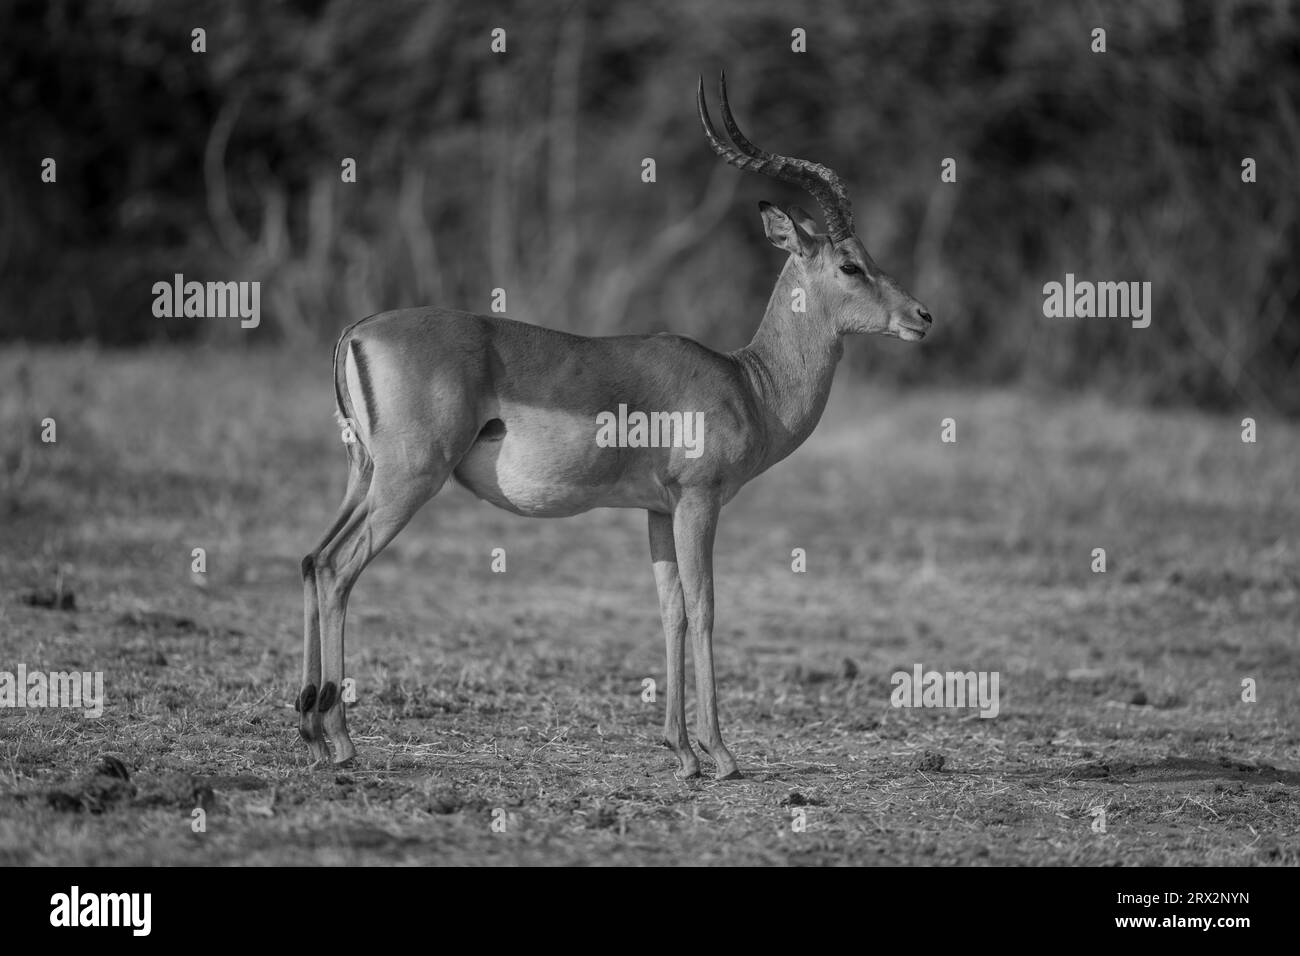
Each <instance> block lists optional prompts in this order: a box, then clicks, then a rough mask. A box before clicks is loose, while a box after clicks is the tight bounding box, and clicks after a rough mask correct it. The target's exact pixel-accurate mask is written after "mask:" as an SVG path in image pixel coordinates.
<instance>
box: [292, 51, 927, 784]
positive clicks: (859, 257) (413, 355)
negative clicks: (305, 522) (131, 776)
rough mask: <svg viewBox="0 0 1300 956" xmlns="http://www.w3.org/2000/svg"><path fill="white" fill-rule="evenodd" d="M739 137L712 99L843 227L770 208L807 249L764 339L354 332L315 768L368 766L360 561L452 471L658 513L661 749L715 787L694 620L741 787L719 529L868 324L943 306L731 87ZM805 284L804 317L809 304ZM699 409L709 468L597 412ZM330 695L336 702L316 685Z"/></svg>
mask: <svg viewBox="0 0 1300 956" xmlns="http://www.w3.org/2000/svg"><path fill="white" fill-rule="evenodd" d="M719 87H720V95H721V101H722V119H723V123H724V124H725V126H726V129H727V133H728V134H729V136H730V138H731V140H732V142H733V143H734V144H735V145H731V144H729V143H727V142H725V141H724V140H722V139H721V138H720V137H719V136H718V134H717V132H716V130H715V129H714V127H713V123H712V121H711V120H710V118H709V113H708V109H707V107H706V106H705V103H704V83H703V81H702V80H701V82H700V87H699V90H698V93H697V99H698V105H699V113H700V121H701V123H702V124H703V126H704V135H705V136H706V137H707V138H708V141H709V144H710V145H711V146H712V147H713V150H714V152H716V153H717V154H718V155H719V156H721V157H722V158H723V159H724V160H726V161H727V162H728V163H731V164H732V165H733V166H738V167H739V168H741V169H747V170H752V171H754V172H759V173H762V174H764V175H766V176H771V177H773V178H775V179H780V180H783V181H785V182H788V183H794V184H797V185H799V186H801V187H802V188H803V189H804V190H805V191H807V192H808V193H809V194H810V195H811V196H812V197H813V198H814V199H815V200H816V201H817V202H818V204H819V205H820V206H821V210H822V214H823V216H824V217H825V219H826V227H827V232H826V234H818V233H817V232H816V231H815V230H816V224H815V222H814V221H813V219H812V218H811V217H810V216H809V215H808V214H807V213H806V212H804V211H802V210H801V209H798V208H795V207H791V208H790V209H787V210H782V209H779V208H777V207H776V206H773V205H771V204H769V203H760V204H759V209H760V211H761V213H762V217H763V228H764V230H765V231H766V233H767V238H768V239H769V240H770V241H771V242H772V244H773V245H774V246H776V247H777V248H778V249H782V250H784V251H785V252H787V253H789V256H790V257H789V259H788V260H787V261H786V264H785V267H784V268H783V269H782V270H781V276H780V278H778V279H777V282H776V289H775V290H774V291H773V292H772V298H771V300H770V301H769V302H768V304H767V310H766V312H765V313H764V314H763V321H762V323H761V324H760V325H759V327H758V332H757V334H756V335H755V336H754V341H753V342H751V343H750V344H749V346H748V347H746V348H743V349H741V350H739V351H737V352H731V353H729V354H723V353H719V352H714V351H713V350H712V349H709V348H706V347H705V346H703V345H701V344H700V343H698V342H695V341H693V340H692V339H689V338H685V337H684V336H680V335H671V334H664V333H660V334H657V335H619V336H612V337H609V338H586V337H583V336H578V335H569V334H567V333H565V332H556V331H553V330H551V329H546V328H541V327H540V326H536V325H527V324H525V323H523V322H515V321H511V320H510V319H505V318H500V317H493V316H486V315H472V314H470V313H467V312H454V311H451V310H448V309H436V308H425V309H403V310H401V311H397V312H384V313H381V314H379V315H373V316H370V317H369V318H366V319H362V320H361V321H360V322H357V323H355V324H353V325H352V326H350V327H349V328H348V329H347V330H346V331H344V333H343V335H342V336H341V337H340V338H339V342H338V345H337V346H336V348H335V353H334V388H335V394H336V398H337V404H338V415H339V418H340V419H341V420H343V421H345V422H346V423H347V424H348V427H349V428H350V429H352V431H353V432H354V435H355V439H356V440H355V442H353V443H351V444H349V445H348V464H349V471H348V484H347V491H346V493H345V495H344V499H343V504H342V506H341V508H340V510H339V514H338V517H337V518H336V519H335V521H334V525H333V527H332V528H330V530H329V532H328V533H326V535H325V536H324V538H323V539H322V540H321V542H320V544H319V545H318V546H317V547H316V548H315V549H314V550H313V551H312V552H311V553H310V554H308V555H307V556H306V557H305V558H303V561H302V574H303V584H304V595H305V607H306V627H305V634H304V664H303V689H302V693H301V694H300V695H299V697H298V704H297V706H298V710H299V712H300V715H301V722H300V729H301V733H302V736H303V738H304V739H305V740H306V741H307V743H308V745H309V746H310V748H311V753H312V756H313V757H314V758H315V760H316V762H317V763H320V762H327V761H328V760H329V750H328V749H327V747H326V738H328V740H329V744H330V745H331V746H332V748H333V751H334V762H335V763H343V762H345V761H347V760H350V759H351V758H352V756H353V754H354V752H355V751H354V748H353V746H352V741H351V739H350V738H349V737H348V731H347V722H346V720H345V718H344V706H343V702H342V700H341V699H340V696H339V688H340V686H341V685H342V682H343V673H344V671H343V624H344V617H345V615H346V611H347V602H348V595H349V593H350V592H351V591H352V586H353V585H354V584H355V583H356V581H357V578H358V576H359V575H360V574H361V571H362V570H363V569H364V568H365V567H366V565H367V564H369V562H370V561H371V559H373V558H374V556H375V555H376V554H378V553H379V552H380V551H381V550H382V549H383V548H384V546H385V545H387V544H388V542H389V541H391V540H392V539H393V537H394V536H395V535H396V534H397V533H398V532H399V531H401V530H402V527H403V526H404V525H405V524H406V523H407V522H408V521H409V520H410V519H411V516H412V515H414V514H415V512H416V511H417V510H419V508H420V506H421V505H423V504H424V503H425V502H426V501H428V500H429V499H430V498H432V497H433V496H434V495H435V494H437V492H438V490H439V489H440V488H442V486H443V485H444V484H445V483H446V481H447V479H448V478H450V477H453V476H454V477H455V478H456V480H457V481H459V482H460V483H461V484H462V485H464V486H466V487H467V488H469V489H470V490H471V491H472V492H474V494H476V495H478V497H480V498H482V499H485V500H487V501H490V502H491V503H492V504H494V505H496V506H497V507H499V508H504V509H506V510H507V511H513V512H514V513H516V514H521V515H532V516H534V517H548V518H554V517H561V516H564V515H573V514H578V513H580V512H583V511H587V510H590V509H591V508H644V509H645V510H646V513H647V514H648V515H649V523H650V558H651V561H652V562H653V564H654V575H655V583H656V584H657V586H658V591H659V609H660V613H661V614H662V616H663V627H664V637H665V639H666V643H667V649H668V655H667V656H668V700H667V711H668V714H667V718H666V722H665V724H664V739H665V742H666V743H667V744H668V746H669V747H670V748H672V750H673V752H674V753H676V755H677V759H678V761H679V762H680V767H679V769H678V770H677V772H676V775H677V776H678V777H681V778H686V777H694V776H698V775H699V772H700V765H699V760H698V759H697V758H696V756H695V752H694V751H693V750H692V749H691V744H690V741H689V740H688V739H687V736H686V702H685V696H686V683H685V673H686V661H685V640H686V633H687V630H688V628H689V631H690V635H691V646H692V649H693V651H694V657H695V690H696V697H697V701H698V708H697V710H698V714H697V723H696V738H697V743H699V745H700V749H701V750H703V751H704V752H705V754H706V755H708V756H709V757H711V758H712V759H713V762H714V764H715V765H716V775H717V777H718V778H719V779H726V778H729V777H736V776H739V774H740V771H739V770H738V768H737V766H736V758H735V757H733V756H732V755H731V752H730V751H729V750H728V749H727V747H726V745H725V744H724V743H723V742H722V733H721V731H720V730H719V729H718V706H717V690H716V688H715V686H714V679H713V537H714V531H715V529H716V528H717V522H718V512H719V510H720V509H721V508H722V506H723V505H724V504H726V503H727V502H728V501H730V500H731V499H732V498H733V497H734V496H735V494H736V492H737V491H739V490H740V488H741V486H742V485H744V484H745V483H746V482H747V481H749V480H750V479H752V478H754V477H755V476H757V475H759V474H761V473H762V472H764V471H766V470H767V469H768V468H770V467H772V465H774V464H776V463H777V462H778V461H780V460H781V459H783V458H785V457H786V456H787V455H789V454H790V453H791V452H792V451H794V450H795V449H796V448H798V447H799V445H800V444H801V443H802V442H803V441H804V439H806V438H807V437H808V436H809V434H811V433H812V430H813V428H814V427H816V425H817V421H818V419H819V418H820V417H821V413H822V409H823V408H824V407H825V405H826V397H827V395H828V393H829V392H830V387H831V377H832V376H833V375H834V373H835V365H836V363H837V362H838V361H839V358H840V355H841V354H842V352H843V339H844V336H845V335H848V334H851V333H879V334H883V335H894V336H898V337H899V338H902V339H904V340H906V341H918V340H920V339H921V338H923V337H924V336H925V333H926V330H927V329H929V327H930V315H929V313H928V312H926V310H925V308H924V307H923V306H922V305H921V304H920V303H919V302H917V301H916V300H915V299H913V298H912V297H911V296H910V295H908V294H907V293H906V292H904V291H903V290H902V289H900V288H899V286H898V284H897V283H896V282H895V281H894V280H893V279H892V278H890V277H889V276H888V275H886V274H885V273H884V272H882V271H881V270H880V269H879V268H878V267H877V266H876V264H875V263H874V262H873V261H872V260H871V257H870V256H869V255H867V250H866V249H865V248H864V247H863V245H862V242H861V240H859V239H858V237H857V236H856V235H854V233H853V214H852V211H851V208H850V205H849V199H848V195H847V193H846V191H845V189H844V186H843V184H842V183H841V181H840V179H839V177H838V176H836V175H835V173H834V172H832V171H831V170H830V169H827V168H826V167H825V166H820V165H817V164H815V163H810V162H808V161H807V160H802V159H792V158H789V157H786V156H779V155H776V154H774V153H765V152H763V151H762V150H760V149H758V148H757V147H755V146H754V145H753V144H752V143H751V142H750V141H749V140H748V139H746V138H745V136H744V135H743V134H742V133H741V132H740V130H739V129H738V128H737V127H736V122H735V120H734V119H733V118H732V115H731V109H730V107H729V105H728V103H727V90H726V78H725V76H724V77H722V79H721V81H720V84H719ZM796 288H798V289H802V290H803V296H802V298H803V300H804V303H805V305H806V311H798V312H796V311H793V309H792V303H793V301H794V298H793V297H792V293H793V291H794V290H795V289H796ZM620 405H624V406H626V407H627V408H629V409H634V410H640V411H642V412H681V413H683V415H682V418H685V417H686V416H687V415H689V414H691V413H699V412H702V413H703V421H704V422H705V424H706V429H705V431H704V437H703V442H702V444H701V445H700V447H699V448H698V449H696V450H695V451H696V453H695V455H694V457H692V456H690V455H688V454H687V453H686V451H687V450H686V449H683V448H681V447H603V446H602V445H600V444H598V443H597V441H596V435H597V416H598V415H599V414H600V413H602V412H603V413H611V412H614V411H615V410H618V409H619V407H620ZM317 688H319V692H318V690H317Z"/></svg>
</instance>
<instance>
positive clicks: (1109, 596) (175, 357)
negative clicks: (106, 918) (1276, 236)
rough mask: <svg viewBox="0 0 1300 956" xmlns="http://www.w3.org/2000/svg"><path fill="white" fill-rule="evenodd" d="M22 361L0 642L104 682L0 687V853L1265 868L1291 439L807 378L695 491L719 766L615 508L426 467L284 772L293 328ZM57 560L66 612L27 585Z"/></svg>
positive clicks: (1295, 832)
mask: <svg viewBox="0 0 1300 956" xmlns="http://www.w3.org/2000/svg"><path fill="white" fill-rule="evenodd" d="M867 347H871V346H867ZM20 363H21V364H26V365H27V366H28V367H29V370H30V372H31V383H32V384H31V388H30V390H28V391H26V392H25V391H24V390H21V389H18V390H14V389H10V390H7V391H5V392H4V393H3V395H2V396H0V434H3V435H4V436H5V438H4V439H3V440H4V441H5V442H6V443H7V444H6V445H4V446H3V454H2V455H0V468H2V469H3V473H2V474H0V508H3V512H0V513H3V514H4V518H3V532H2V533H0V575H2V577H0V580H3V582H4V586H3V590H2V591H0V669H12V666H13V665H16V664H17V663H18V662H23V663H26V664H27V665H28V667H29V668H33V669H37V668H39V669H43V670H64V669H69V668H77V669H82V670H102V671H103V672H104V674H105V686H106V691H107V695H108V699H109V705H108V708H107V710H106V711H105V715H104V717H103V719H100V720H83V719H82V718H81V717H80V716H78V715H76V714H72V713H66V712H54V711H38V712H31V711H0V863H4V864H15V863H17V864H123V863H188V864H206V863H217V864H243V865H254V864H270V863H278V864H285V863H304V864H335V863H449V864H465V863H662V864H680V863H818V864H828V863H941V864H953V863H993V864H1008V863H1033V864H1166V865H1188V864H1203V863H1221V864H1254V863H1290V864H1295V863H1297V862H1300V856H1297V851H1296V849H1295V848H1296V846H1297V845H1300V844H1298V841H1297V838H1298V837H1300V805H1298V804H1297V796H1296V795H1297V784H1298V783H1300V773H1298V772H1297V770H1298V769H1300V736H1298V734H1297V727H1298V726H1300V713H1298V709H1300V708H1298V706H1297V705H1298V704H1300V661H1298V660H1297V657H1296V655H1295V647H1294V644H1295V634H1296V632H1297V624H1298V623H1300V555H1298V554H1297V543H1296V542H1297V540H1298V538H1297V530H1300V504H1297V499H1296V495H1295V490H1294V481H1295V468H1296V464H1297V462H1298V461H1300V429H1298V428H1297V427H1295V426H1292V425H1285V424H1282V423H1279V422H1275V421H1271V420H1263V421H1261V423H1260V442H1259V443H1258V444H1255V445H1245V444H1242V443H1241V441H1240V440H1239V425H1238V423H1237V420H1236V419H1229V418H1215V417H1206V416H1204V415H1197V414H1187V413H1153V412H1148V411H1134V410H1130V409H1122V408H1118V407H1115V406H1113V405H1111V404H1108V403H1107V402H1106V401H1104V400H1102V399H1098V398H1092V397H1085V398H1080V399H1078V400H1076V401H1069V402H1062V401H1058V400H1049V399H1042V398H1039V397H1035V396H1030V395H1021V394H1013V393H967V392H951V393H947V392H945V393H939V394H934V393H925V394H921V393H913V394H905V395H902V396H899V395H896V394H891V393H886V392H882V391H874V390H860V389H855V388H849V387H847V386H846V387H845V388H843V389H839V390H837V392H836V395H835V396H834V398H833V399H832V405H831V408H830V410H829V412H828V415H827V419H826V421H825V422H824V423H823V425H822V427H821V429H820V430H819V431H818V433H817V434H816V435H815V436H814V437H813V439H812V440H811V441H810V442H809V444H808V446H807V447H805V448H804V449H802V450H801V451H800V452H799V453H798V454H796V455H795V456H794V458H793V459H791V460H790V461H789V462H787V463H785V464H783V465H780V466H778V467H777V468H776V469H775V470H774V471H773V472H772V473H771V474H769V475H767V476H765V477H764V478H763V479H761V480H760V481H759V482H758V483H757V484H756V485H754V486H753V487H752V488H750V489H747V490H746V491H745V492H744V493H743V494H742V495H741V496H740V497H739V498H738V499H737V500H736V501H735V502H733V504H732V505H731V506H730V507H729V508H728V510H727V512H725V513H724V522H723V526H722V530H721V533H720V537H719V542H718V577H719V595H718V628H717V635H716V644H717V647H718V671H719V677H720V693H721V710H722V715H723V729H724V733H726V734H727V737H728V741H729V742H730V744H731V745H732V749H733V750H734V751H735V752H736V754H737V756H738V758H739V759H740V761H741V765H742V768H743V769H745V771H746V772H747V777H746V779H744V780H741V781H736V782H727V783H715V782H713V781H711V780H706V781H703V782H691V783H685V784H683V783H679V782H677V781H676V780H674V779H673V777H672V775H671V772H670V771H671V768H672V766H673V761H672V759H671V757H670V755H669V753H668V752H667V751H666V750H663V749H662V748H661V747H659V745H658V737H659V727H660V724H661V722H662V708H663V703H662V698H661V699H660V701H659V702H658V703H655V704H649V703H643V702H642V701H641V699H640V692H641V681H642V679H643V678H644V677H655V678H656V679H657V680H659V681H660V682H662V677H663V658H662V653H663V651H662V639H661V636H660V631H659V622H658V614H657V609H656V605H655V599H654V588H653V582H652V578H651V574H650V570H649V567H648V558H647V554H646V545H645V529H644V523H645V522H644V516H642V515H640V514H639V513H632V512H597V513H593V514H588V515H584V516H580V517H578V518H574V519H569V520H566V521H530V520H527V519H521V518H516V517H513V516H511V515H508V514H505V513H504V512H500V511H497V510H495V509H492V508H490V507H489V506H487V505H484V504H479V503H477V502H475V501H474V500H473V499H472V498H471V497H470V496H469V495H468V494H467V493H466V492H464V491H462V490H459V489H455V490H448V491H446V492H444V494H443V495H441V496H440V497H439V498H438V499H436V500H435V501H434V502H433V504H432V505H431V506H429V507H428V508H427V509H426V510H425V511H423V512H422V513H421V514H420V515H419V516H417V518H416V519H415V521H414V522H413V523H412V525H411V527H409V528H408V529H407V530H406V531H405V532H404V533H403V535H402V536H401V537H399V538H398V540H397V541H396V542H395V543H394V544H393V546H392V547H391V548H390V549H389V550H388V551H387V552H386V553H385V554H384V555H383V556H382V557H381V558H380V559H379V560H378V561H377V562H376V564H375V565H374V566H373V567H372V568H371V569H370V571H369V572H368V573H367V575H366V576H365V577H364V578H363V579H362V582H361V584H360V585H359V586H358V588H357V591H356V593H355V595H354V597H353V602H352V615H351V628H350V632H349V637H350V648H351V649H350V652H349V668H350V674H351V675H352V676H354V677H355V678H356V680H357V684H358V690H359V695H360V700H359V702H358V703H357V704H356V705H354V706H353V707H352V708H351V712H350V715H349V717H350V723H351V727H352V729H353V733H354V737H355V739H356V742H357V744H358V746H359V748H360V758H359V761H358V764H357V766H355V767H353V768H349V769H347V770H344V771H330V772H317V773H309V772H307V770H306V763H307V760H306V752H305V748H303V747H302V745H301V744H300V742H299V741H298V739H297V732H296V729H295V716H296V715H295V714H294V712H293V710H292V701H293V699H294V696H295V694H296V692H297V689H298V677H297V672H298V669H299V662H298V658H299V653H300V646H299V645H300V630H301V610H300V607H301V586H300V582H299V578H298V560H299V558H300V556H301V554H302V553H303V552H305V551H306V549H307V548H308V547H309V546H310V545H311V543H312V541H313V540H314V537H315V536H316V535H317V534H318V533H319V532H320V531H321V530H322V529H323V528H324V526H325V525H326V524H327V523H328V521H329V518H330V517H331V515H332V513H333V509H334V506H335V504H336V502H337V499H338V497H339V496H340V494H341V490H342V481H343V477H344V467H343V463H342V451H341V449H340V448H339V447H338V438H337V434H336V431H335V429H334V426H333V423H332V419H331V411H332V409H331V406H330V402H331V390H330V386H329V374H328V369H329V361H328V355H327V353H326V352H325V351H324V350H322V352H321V353H320V354H319V355H315V356H313V357H312V359H311V360H310V361H306V362H304V361H303V360H302V359H301V358H299V357H296V356H290V355H284V354H281V355H264V354H259V355H239V354H235V353H229V352H211V353H199V352H182V351H167V352H154V353H137V354H115V353H101V352H94V351H85V352H55V351H49V352H39V353H34V354H33V353H22V354H13V353H11V354H9V355H6V356H4V357H3V358H0V380H2V381H6V382H14V381H16V380H18V379H17V372H16V368H17V366H18V365H19V364H20ZM46 415H50V416H53V417H54V418H56V420H57V422H58V443H57V444H56V445H42V444H40V443H39V442H38V441H36V439H35V424H34V423H35V422H38V421H39V420H40V418H42V417H44V416H46ZM945 416H952V417H955V418H956V419H957V422H958V442H957V444H956V445H943V444H940V442H939V441H938V433H939V424H938V423H939V421H940V419H941V418H943V417H945ZM20 445H21V447H20ZM24 449H25V450H24ZM195 547H203V548H206V549H207V554H208V573H207V574H206V575H205V576H195V575H192V574H191V573H190V560H191V559H190V552H191V549H193V548H195ZM494 547H504V548H505V549H506V551H507V554H508V562H509V563H508V568H509V570H508V573H506V574H504V575H497V574H492V573H490V571H489V555H490V552H491V549H492V548H494ZM794 547H802V548H806V549H807V551H808V569H809V570H808V573H807V574H802V575H800V574H793V573H791V570H790V552H791V549H792V548H794ZM1095 547H1104V548H1106V550H1107V554H1108V565H1109V570H1108V572H1107V573H1106V574H1105V575H1094V574H1092V573H1090V571H1089V563H1090V552H1091V550H1092V549H1093V548H1095ZM59 568H62V569H63V573H64V579H65V581H66V582H67V585H68V587H70V588H71V589H72V591H73V592H74V593H75V598H76V610H75V611H56V610H50V609H45V608H38V607H32V606H29V605H27V604H25V603H23V600H22V598H23V596H24V595H26V594H28V593H29V592H32V591H33V590H37V589H40V588H48V587H51V586H52V585H53V583H54V580H55V575H56V571H57V570H58V569H59ZM846 661H848V662H851V665H850V664H848V663H846ZM917 662H920V663H923V664H924V665H925V666H926V667H927V668H931V667H932V668H936V669H939V670H969V669H984V670H996V671H999V672H1000V673H1001V676H1002V681H1001V689H1002V701H1001V704H1002V710H1001V714H1000V716H999V717H998V718H996V719H994V720H981V719H979V718H977V717H975V716H974V714H973V712H972V711H950V710H895V709H891V708H890V706H889V691H890V685H889V676H890V674H891V673H892V672H894V671H895V670H899V669H909V670H910V668H911V667H912V665H913V664H914V663H917ZM1243 677H1253V678H1255V679H1256V680H1257V681H1258V684H1259V701H1258V703H1255V704H1246V703H1243V702H1242V701H1241V699H1240V682H1241V679H1242V678H1243ZM106 754H114V755H117V756H118V757H120V758H121V760H122V761H123V763H124V764H125V765H126V767H127V768H128V769H129V770H130V772H131V780H130V781H129V782H126V783H113V782H112V781H111V780H110V779H108V778H106V777H104V776H103V775H96V774H95V773H94V771H95V768H96V766H97V765H98V763H99V762H100V760H101V758H102V757H103V756H104V755H106ZM939 758H942V761H940V760H939ZM940 762H941V763H942V766H941V767H940V768H939V769H924V768H927V767H931V768H933V767H935V766H936V765H938V764H939V763H940ZM1273 768H1278V769H1273ZM52 794H54V795H56V796H55V797H54V798H53V800H52V799H51V795H52ZM59 794H62V795H63V799H60V798H59V797H58V796H57V795H59ZM198 805H203V806H206V807H207V808H208V820H207V831H206V832H205V833H200V834H196V833H193V832H192V831H191V827H190V819H191V817H190V814H191V810H192V809H193V808H194V807H195V806H198ZM1098 806H1104V807H1105V808H1106V812H1107V832H1106V833H1097V832H1093V830H1092V829H1091V823H1092V819H1093V818H1092V816H1091V810H1092V809H1093V808H1095V807H1098ZM78 808H80V809H78ZM495 808H501V809H502V810H503V811H504V812H505V814H506V820H507V824H508V826H507V830H506V832H505V833H494V832H493V831H492V829H491V821H492V812H493V810H494V809H495ZM797 808H802V809H803V810H804V812H805V813H806V819H807V821H808V828H807V830H806V832H802V833H796V832H792V829H791V821H792V815H793V811H794V810H795V809H797ZM92 809H93V810H95V811H99V812H90V810H92Z"/></svg>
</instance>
